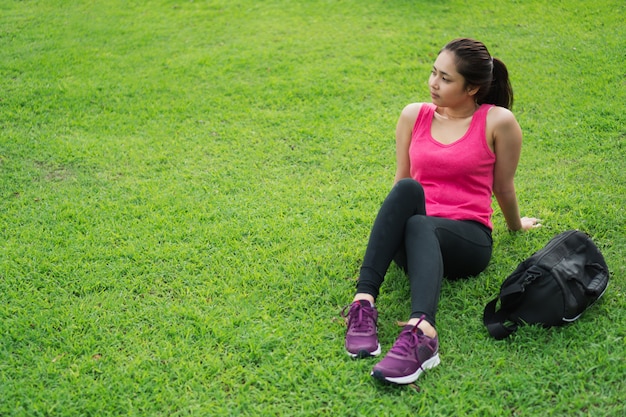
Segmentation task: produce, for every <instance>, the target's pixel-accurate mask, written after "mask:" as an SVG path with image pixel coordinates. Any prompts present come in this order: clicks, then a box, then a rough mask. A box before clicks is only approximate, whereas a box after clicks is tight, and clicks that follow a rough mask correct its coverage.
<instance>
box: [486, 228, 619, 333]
mask: <svg viewBox="0 0 626 417" xmlns="http://www.w3.org/2000/svg"><path fill="white" fill-rule="evenodd" d="M608 283H609V270H608V267H607V265H606V262H605V261H604V257H603V256H602V254H601V253H600V251H599V250H598V248H597V247H596V245H595V244H594V243H593V242H592V241H591V239H590V238H589V236H587V235H586V234H585V233H583V232H580V231H578V230H569V231H567V232H563V233H561V234H559V235H557V236H555V237H554V238H552V240H550V241H549V242H548V244H547V245H546V246H545V247H543V248H542V249H541V250H539V251H537V252H535V253H534V254H533V255H532V256H531V257H530V258H528V259H526V260H525V261H523V262H522V263H520V264H519V265H518V267H517V268H516V269H515V271H513V273H512V274H511V275H509V276H508V277H507V278H506V280H505V281H504V282H503V283H502V286H501V287H500V294H499V295H498V297H496V298H495V299H493V300H492V301H490V302H489V303H488V304H487V305H486V306H485V311H484V315H483V323H484V324H485V326H487V330H488V331H489V334H491V336H493V337H495V338H496V339H498V340H499V339H504V338H506V337H508V336H509V335H511V334H512V333H513V332H515V331H516V330H517V328H518V326H521V325H523V324H540V325H543V326H544V327H551V326H562V325H564V324H567V323H570V322H572V321H574V320H576V319H577V318H578V317H580V315H581V314H582V313H583V311H585V309H586V308H587V307H589V306H590V305H592V304H593V303H594V302H595V301H596V300H597V299H598V298H600V297H601V296H602V294H604V291H605V290H606V287H607V285H608ZM498 300H499V301H500V309H499V310H497V311H496V304H497V302H498Z"/></svg>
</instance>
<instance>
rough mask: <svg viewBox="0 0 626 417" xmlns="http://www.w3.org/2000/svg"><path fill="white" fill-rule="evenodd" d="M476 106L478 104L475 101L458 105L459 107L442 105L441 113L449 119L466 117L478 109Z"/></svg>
mask: <svg viewBox="0 0 626 417" xmlns="http://www.w3.org/2000/svg"><path fill="white" fill-rule="evenodd" d="M478 107H480V106H479V105H478V104H476V103H471V104H468V105H466V106H460V107H455V108H452V107H444V108H443V109H442V112H441V115H442V116H443V117H445V118H446V119H450V120H454V119H467V118H468V117H471V116H473V115H474V113H475V112H476V110H478Z"/></svg>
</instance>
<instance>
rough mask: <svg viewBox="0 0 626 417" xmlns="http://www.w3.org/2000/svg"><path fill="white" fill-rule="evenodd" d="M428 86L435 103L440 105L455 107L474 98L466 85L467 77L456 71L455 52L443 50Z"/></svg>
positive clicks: (434, 66)
mask: <svg viewBox="0 0 626 417" xmlns="http://www.w3.org/2000/svg"><path fill="white" fill-rule="evenodd" d="M428 87H429V89H430V97H431V98H432V101H433V104H436V105H437V106H439V107H454V106H456V105H459V104H464V103H465V102H466V100H471V101H473V100H474V98H473V97H472V95H471V94H470V92H469V89H468V88H467V86H466V85H465V78H463V76H462V75H461V74H459V73H458V72H457V71H456V64H455V62H454V53H453V52H450V51H442V52H441V53H440V54H439V56H438V57H437V59H436V60H435V63H434V64H433V70H432V72H431V73H430V77H429V78H428Z"/></svg>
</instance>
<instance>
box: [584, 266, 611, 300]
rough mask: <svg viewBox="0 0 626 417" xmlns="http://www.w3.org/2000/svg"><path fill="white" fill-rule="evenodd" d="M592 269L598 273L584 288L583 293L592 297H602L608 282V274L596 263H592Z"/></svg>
mask: <svg viewBox="0 0 626 417" xmlns="http://www.w3.org/2000/svg"><path fill="white" fill-rule="evenodd" d="M590 266H591V267H592V268H594V269H596V270H597V271H598V273H597V274H596V276H595V277H593V279H592V280H591V282H589V284H587V286H586V287H585V292H586V293H587V294H589V295H593V296H596V297H599V296H600V295H602V293H603V292H604V290H605V289H606V286H607V284H608V281H609V274H608V273H607V272H606V270H605V269H604V268H603V267H602V265H600V264H598V263H594V264H591V265H590Z"/></svg>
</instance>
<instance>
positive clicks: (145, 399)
mask: <svg viewBox="0 0 626 417" xmlns="http://www.w3.org/2000/svg"><path fill="white" fill-rule="evenodd" d="M0 16H1V18H0V50H1V51H2V52H1V53H0V56H1V60H0V198H1V200H0V239H1V240H2V243H1V244H0V415H12V416H13V415H14V416H75V415H163V416H165V415H167V416H180V415H250V416H256V415H263V416H265V415H268V416H269V415H274V416H319V415H325V416H371V415H398V416H404V415H428V416H462V415H475V416H548V415H551V416H576V415H580V416H619V415H623V414H624V413H625V412H626V408H625V406H624V405H623V404H624V403H623V397H624V393H625V392H626V383H625V382H624V380H625V378H624V376H625V375H626V361H625V360H624V357H626V313H625V312H626V300H625V292H626V268H625V266H624V255H625V253H626V218H625V213H624V206H625V205H626V198H625V195H626V180H625V176H624V173H623V171H624V155H625V152H626V150H625V148H626V146H625V138H626V130H625V128H624V126H625V125H626V117H625V116H624V115H625V114H626V106H625V104H624V103H626V86H625V82H626V81H625V73H624V68H625V64H626V48H625V46H624V41H623V40H624V39H625V38H626V26H625V25H624V24H623V22H624V20H625V5H624V3H623V1H618V0H612V1H611V0H598V1H595V2H593V3H592V4H590V3H588V2H585V1H578V0H574V1H553V2H542V1H502V2H493V1H482V0H480V1H474V2H471V3H468V2H463V1H460V0H449V1H436V2H435V1H402V0H391V1H372V2H369V1H353V0H345V1H330V0H328V1H322V0H319V1H313V0H311V1H306V0H302V1H287V0H283V1H280V0H272V1H249V0H241V1H226V0H210V1H169V0H162V1H154V2H141V1H131V2H123V1H102V2H86V1H75V2H70V3H68V2H62V1H54V0H50V1H45V2H43V1H13V0H1V1H0ZM458 36H471V37H475V38H478V39H481V40H483V41H484V42H485V43H486V44H487V45H488V47H489V48H490V51H491V52H492V54H493V55H495V56H497V57H499V58H501V59H502V60H503V61H504V62H505V63H506V64H507V65H508V67H509V70H510V73H511V78H512V82H513V86H514V89H515V92H516V103H515V105H514V111H515V113H516V115H517V117H518V120H519V122H520V124H521V125H522V128H523V130H524V132H525V144H524V151H523V155H522V161H521V163H520V168H519V171H518V176H517V188H518V195H519V199H520V205H521V208H522V211H523V213H524V214H526V215H534V216H538V217H540V218H542V220H543V223H544V227H543V228H542V229H540V230H536V231H533V232H531V233H526V234H516V235H510V234H509V233H508V232H506V230H505V225H504V221H503V218H502V215H501V214H500V213H499V212H498V211H497V212H496V214H495V218H494V220H495V224H496V227H495V230H494V238H495V242H496V243H495V247H494V257H493V260H492V262H491V265H490V266H489V268H488V269H487V270H486V271H485V272H484V273H483V274H481V275H480V276H479V277H476V278H475V279H472V280H467V281H461V282H453V283H450V282H446V283H444V286H443V291H442V297H441V302H440V308H439V314H438V324H439V332H440V337H441V357H442V364H441V366H439V367H438V368H436V369H435V370H433V371H431V372H428V373H426V374H425V375H424V376H423V377H422V378H421V379H420V380H419V381H418V384H419V389H416V387H389V386H382V385H380V384H378V383H376V382H375V381H373V380H372V379H371V378H370V377H369V371H370V369H371V367H372V366H373V364H374V363H375V362H374V361H370V360H364V361H353V360H350V359H349V358H348V357H347V355H345V353H344V352H343V337H344V327H343V323H342V320H341V319H340V317H339V311H340V310H341V308H342V307H343V306H344V305H346V304H347V303H348V302H349V301H350V299H351V296H352V293H353V290H354V282H355V278H356V276H357V273H358V268H359V263H360V260H361V257H362V255H363V252H364V249H365V244H366V241H367V237H368V234H369V229H370V226H371V223H372V220H373V218H374V216H375V214H376V211H377V210H378V207H379V205H380V203H381V201H382V199H383V198H384V197H385V195H386V194H387V192H388V190H389V187H390V186H391V183H392V180H393V174H394V168H395V160H394V128H395V122H396V120H397V117H398V115H399V112H400V110H401V109H402V107H403V106H404V105H405V104H407V103H409V102H412V101H426V100H428V91H427V88H426V80H427V76H428V71H429V69H430V67H431V65H432V62H433V60H434V58H435V56H436V53H437V51H438V50H439V48H441V46H443V45H444V44H445V43H446V42H447V41H449V40H450V39H452V38H455V37H458ZM571 228H578V229H581V230H584V231H586V232H588V233H589V234H591V235H592V237H593V238H594V240H595V242H596V243H597V244H598V246H599V247H600V248H601V250H602V252H603V253H604V254H605V257H606V259H607V262H608V264H609V267H610V269H611V271H612V278H611V283H610V287H609V290H608V291H607V293H606V294H605V297H604V298H603V300H602V301H601V302H600V303H599V304H597V305H596V306H594V307H592V308H591V309H590V310H589V311H588V312H586V313H585V315H583V317H582V318H581V319H580V320H579V321H578V322H576V323H575V324H573V325H570V326H567V327H563V328H556V329H550V330H545V329H538V328H533V327H526V328H523V329H522V330H520V331H519V332H518V333H517V334H516V335H514V336H513V337H512V338H511V339H509V340H507V341H502V342H497V341H494V340H493V339H490V337H489V336H488V334H487V332H486V330H485V329H484V328H483V326H482V323H481V315H482V308H483V306H484V304H485V303H486V302H487V301H488V300H489V299H491V298H492V297H493V296H495V294H496V293H497V291H498V289H499V285H500V283H501V281H502V280H503V279H504V278H505V277H506V276H507V275H508V274H509V273H510V272H511V271H512V270H513V269H514V267H515V266H516V265H517V264H518V262H520V261H521V260H523V259H524V258H526V257H527V256H529V255H530V254H531V253H532V252H533V251H535V250H537V249H539V248H540V247H542V246H543V245H544V244H545V243H546V242H547V241H548V240H549V239H550V238H551V237H552V236H553V235H555V234H557V233H558V232H560V231H563V230H566V229H571ZM378 306H379V309H380V312H381V318H380V331H381V334H380V337H381V342H382V343H383V346H384V350H386V349H388V348H389V347H390V345H391V344H392V343H393V340H394V339H395V337H396V336H397V333H398V330H399V329H398V327H397V326H396V323H395V322H396V320H405V319H406V318H407V315H408V310H409V301H408V285H407V282H406V280H405V279H404V277H403V276H402V274H401V273H400V272H399V271H398V270H397V269H396V268H392V269H391V270H390V272H389V274H388V276H387V281H386V282H385V285H384V287H383V289H382V295H381V297H380V298H379V301H378Z"/></svg>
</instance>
